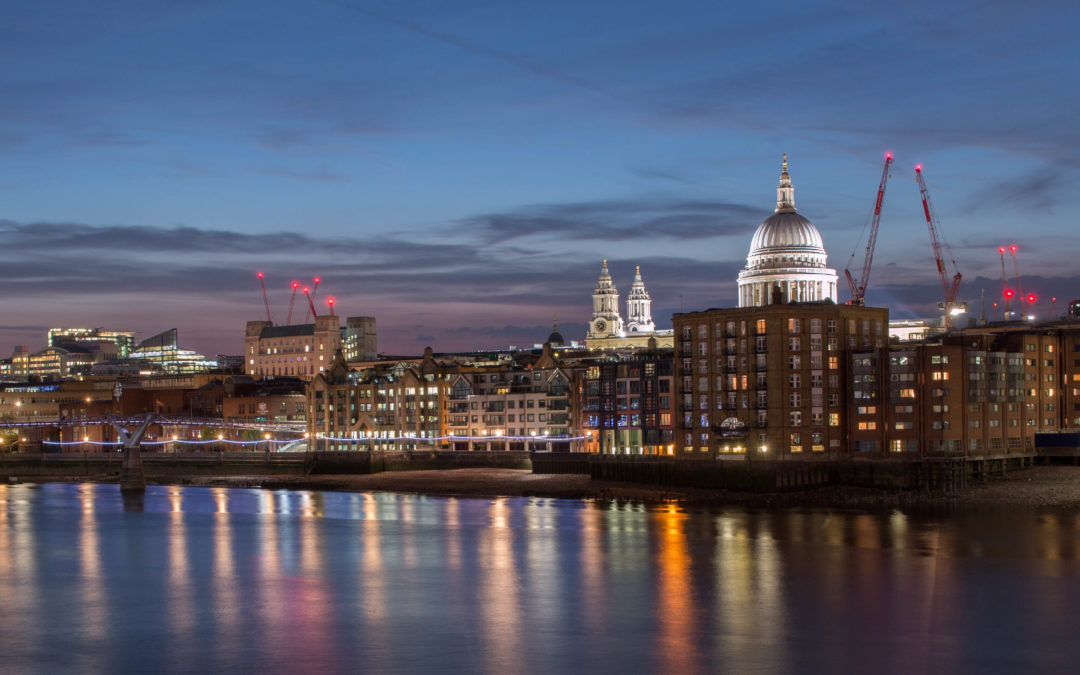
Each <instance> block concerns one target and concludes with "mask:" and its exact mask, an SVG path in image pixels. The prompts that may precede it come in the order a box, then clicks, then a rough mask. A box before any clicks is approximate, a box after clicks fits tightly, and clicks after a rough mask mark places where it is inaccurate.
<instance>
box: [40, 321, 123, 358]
mask: <svg viewBox="0 0 1080 675" xmlns="http://www.w3.org/2000/svg"><path fill="white" fill-rule="evenodd" d="M48 340H49V346H50V347H58V346H65V345H68V344H78V343H80V342H113V343H115V344H116V354H117V356H118V357H119V358H121V359H126V358H127V357H128V354H130V353H131V350H133V349H134V348H135V333H134V332H132V331H120V330H105V329H104V328H50V329H49V333H48Z"/></svg>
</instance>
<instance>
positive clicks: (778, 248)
mask: <svg viewBox="0 0 1080 675" xmlns="http://www.w3.org/2000/svg"><path fill="white" fill-rule="evenodd" d="M827 262H828V256H827V255H826V253H825V243H824V242H823V241H822V239H821V233H820V232H818V229H817V228H816V227H814V225H813V223H811V222H810V221H809V220H807V219H806V218H804V217H802V216H800V215H799V214H798V213H796V211H795V188H793V187H792V186H791V176H789V175H788V171H787V155H785V156H784V162H783V164H782V169H781V172H780V184H779V185H778V186H777V188H776V212H775V213H773V214H772V215H771V216H769V217H768V218H766V219H765V221H764V222H763V223H761V225H759V226H758V228H757V231H755V232H754V238H753V239H752V240H751V242H750V253H749V254H748V255H747V256H746V267H745V268H744V269H743V270H742V272H740V273H739V306H740V307H760V306H764V305H768V304H772V303H773V302H774V301H777V300H776V299H777V298H779V300H778V301H779V302H821V301H828V300H831V301H832V302H836V282H837V275H836V271H835V270H832V269H829V268H828V267H826V264H827Z"/></svg>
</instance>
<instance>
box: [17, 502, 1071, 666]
mask: <svg viewBox="0 0 1080 675" xmlns="http://www.w3.org/2000/svg"><path fill="white" fill-rule="evenodd" d="M1078 535H1080V515H1077V514H1061V513H1055V514H1036V513H1032V512H1024V513H1015V512H1002V513H994V514H987V513H980V514H952V515H948V516H942V517H916V516H909V515H904V514H901V513H893V514H872V515H870V514H858V513H833V512H827V511H745V510H738V509H725V510H722V511H684V510H681V509H680V508H678V507H670V508H669V507H651V508H645V507H638V506H630V507H626V506H606V505H605V506H600V505H595V504H587V503H582V502H577V501H564V500H543V499H494V500H482V499H447V498H435V497H420V496H410V495H392V494H346V493H321V492H285V491H278V492H273V491H260V490H230V489H210V488H178V487H156V486H154V487H150V488H149V489H148V491H147V493H146V495H145V497H141V498H139V499H135V500H127V501H125V500H124V499H122V498H121V495H120V493H119V490H118V488H117V487H116V486H113V485H74V484H63V483H53V484H46V485H40V486H34V485H16V486H0V616H2V617H3V618H2V620H0V671H3V672H41V673H57V672H109V673H118V672H129V673H151V672H166V673H170V672H171V673H191V672H202V673H215V672H237V671H239V672H246V671H261V672H293V673H299V672H333V671H337V672H340V671H352V672H356V671H361V670H362V671H366V672H371V673H386V672H403V671H423V672H481V673H483V672H486V673H517V672H538V673H573V672H588V673H608V672H624V673H631V672H633V673H637V672H663V673H675V672H680V673H681V672H704V671H709V672H731V673H750V672H776V673H798V672H830V673H836V672H883V673H913V672H1002V673H1014V672H1077V671H1080V637H1078V635H1080V560H1078V558H1080V555H1078V554H1080V538H1078Z"/></svg>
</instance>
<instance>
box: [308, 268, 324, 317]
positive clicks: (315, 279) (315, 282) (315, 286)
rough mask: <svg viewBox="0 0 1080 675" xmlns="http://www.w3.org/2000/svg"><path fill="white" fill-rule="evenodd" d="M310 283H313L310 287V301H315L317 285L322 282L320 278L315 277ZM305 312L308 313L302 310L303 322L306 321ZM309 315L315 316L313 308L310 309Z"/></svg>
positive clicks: (317, 290)
mask: <svg viewBox="0 0 1080 675" xmlns="http://www.w3.org/2000/svg"><path fill="white" fill-rule="evenodd" d="M311 281H312V283H313V285H312V287H311V299H312V300H313V301H314V300H315V295H316V294H317V293H318V292H319V283H320V282H322V277H315V278H313V279H312V280H311ZM307 312H308V310H304V319H305V320H307ZM311 315H312V316H315V309H314V307H313V308H312V309H311Z"/></svg>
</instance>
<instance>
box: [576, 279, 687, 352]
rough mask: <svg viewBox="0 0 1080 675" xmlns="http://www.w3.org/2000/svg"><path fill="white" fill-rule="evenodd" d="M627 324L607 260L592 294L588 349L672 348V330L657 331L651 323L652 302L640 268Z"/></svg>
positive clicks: (632, 290)
mask: <svg viewBox="0 0 1080 675" xmlns="http://www.w3.org/2000/svg"><path fill="white" fill-rule="evenodd" d="M626 308H627V317H628V319H627V321H626V323H624V322H623V318H622V315H621V314H620V313H619V291H618V289H617V288H616V287H615V282H614V281H613V280H612V278H611V272H610V271H609V270H608V266H607V260H604V262H603V264H602V266H601V268H600V278H599V280H598V281H597V282H596V289H595V290H594V291H593V314H592V319H590V320H589V327H588V331H587V332H586V335H585V346H586V347H587V348H588V349H592V350H615V349H626V348H648V347H649V345H650V340H655V342H654V343H652V344H653V346H660V347H671V344H672V342H671V341H672V337H671V336H672V332H671V330H670V329H669V330H657V329H656V324H655V323H654V322H653V319H652V298H651V297H650V296H649V292H648V291H647V290H646V289H645V281H644V279H642V277H641V267H640V266H639V267H637V268H636V269H635V272H634V283H633V285H632V286H631V288H630V295H629V297H628V298H627V301H626Z"/></svg>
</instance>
